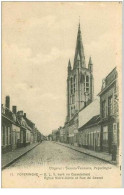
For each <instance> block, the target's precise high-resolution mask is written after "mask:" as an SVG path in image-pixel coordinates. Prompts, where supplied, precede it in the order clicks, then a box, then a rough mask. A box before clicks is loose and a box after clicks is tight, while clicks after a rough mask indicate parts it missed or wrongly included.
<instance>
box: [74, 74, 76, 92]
mask: <svg viewBox="0 0 124 195" xmlns="http://www.w3.org/2000/svg"><path fill="white" fill-rule="evenodd" d="M75 89H76V76H74V93H75Z"/></svg>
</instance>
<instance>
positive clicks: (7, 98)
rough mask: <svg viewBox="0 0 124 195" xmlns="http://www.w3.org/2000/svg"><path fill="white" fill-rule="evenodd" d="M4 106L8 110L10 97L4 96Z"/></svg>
mask: <svg viewBox="0 0 124 195" xmlns="http://www.w3.org/2000/svg"><path fill="white" fill-rule="evenodd" d="M5 106H6V107H7V108H8V109H10V96H6V103H5Z"/></svg>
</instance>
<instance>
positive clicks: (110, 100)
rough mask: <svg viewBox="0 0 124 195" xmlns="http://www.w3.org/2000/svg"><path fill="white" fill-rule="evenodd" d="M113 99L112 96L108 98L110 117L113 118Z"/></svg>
mask: <svg viewBox="0 0 124 195" xmlns="http://www.w3.org/2000/svg"><path fill="white" fill-rule="evenodd" d="M112 102H113V99H112V96H110V97H109V98H108V115H109V116H111V115H112V113H113V109H112V108H113V105H112Z"/></svg>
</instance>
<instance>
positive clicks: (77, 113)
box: [48, 24, 119, 158]
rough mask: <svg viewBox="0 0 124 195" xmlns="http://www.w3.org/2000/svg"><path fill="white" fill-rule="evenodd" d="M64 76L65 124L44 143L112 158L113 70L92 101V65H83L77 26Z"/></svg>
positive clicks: (115, 124)
mask: <svg viewBox="0 0 124 195" xmlns="http://www.w3.org/2000/svg"><path fill="white" fill-rule="evenodd" d="M67 72H68V74H67V116H66V121H65V124H64V126H63V127H60V128H59V129H58V130H56V131H53V132H52V134H51V135H49V136H48V139H49V140H54V141H60V142H64V143H68V144H71V145H74V146H80V147H84V148H87V149H90V150H94V151H99V152H108V153H110V154H115V156H116V153H117V149H118V148H119V109H118V101H119V97H118V96H119V92H118V73H117V68H116V67H115V68H114V69H113V70H112V71H111V72H110V73H109V74H108V75H107V76H106V78H105V79H103V81H102V86H101V91H100V92H99V94H98V96H97V97H96V99H95V100H94V77H93V63H92V59H91V57H90V58H89V62H88V65H86V61H85V55H84V47H83V42H82V35H81V28H80V24H79V27H78V33H77V40H76V49H75V55H74V62H73V65H72V64H71V61H70V60H69V62H68V68H67ZM112 156H113V155H112ZM113 158H115V157H113Z"/></svg>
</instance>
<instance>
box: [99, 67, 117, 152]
mask: <svg viewBox="0 0 124 195" xmlns="http://www.w3.org/2000/svg"><path fill="white" fill-rule="evenodd" d="M118 95H119V91H118V73H117V70H116V68H114V69H113V70H112V71H111V72H110V73H109V74H108V75H107V77H106V78H105V79H103V82H102V89H101V92H100V93H99V96H100V116H101V150H102V151H106V152H109V153H112V152H113V148H116V147H118V146H119V117H118V116H119V107H118ZM115 150H116V149H115Z"/></svg>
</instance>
